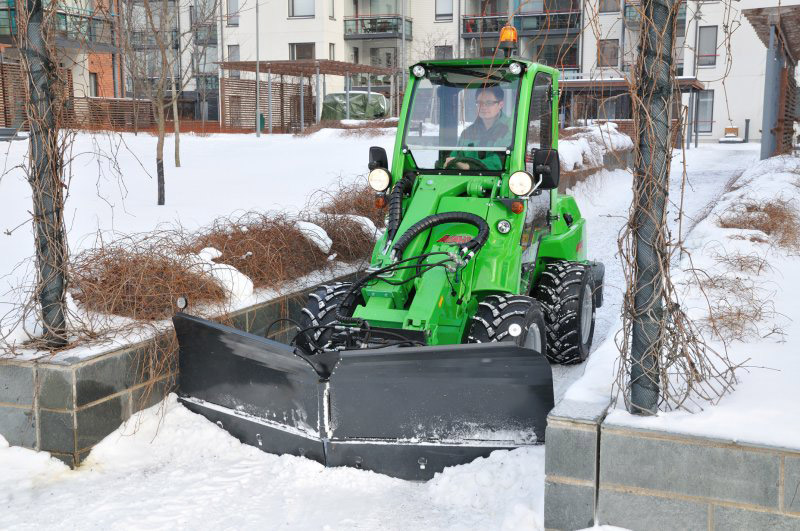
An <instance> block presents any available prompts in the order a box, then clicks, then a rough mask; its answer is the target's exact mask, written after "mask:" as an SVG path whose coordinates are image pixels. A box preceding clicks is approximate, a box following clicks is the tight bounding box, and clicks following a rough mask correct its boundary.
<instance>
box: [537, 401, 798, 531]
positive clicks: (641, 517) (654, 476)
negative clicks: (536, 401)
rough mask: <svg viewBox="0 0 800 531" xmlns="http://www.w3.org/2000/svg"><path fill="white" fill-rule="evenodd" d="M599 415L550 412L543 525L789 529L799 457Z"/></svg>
mask: <svg viewBox="0 0 800 531" xmlns="http://www.w3.org/2000/svg"><path fill="white" fill-rule="evenodd" d="M604 416H605V407H604V406H603V405H602V404H601V405H586V404H583V405H581V404H575V403H572V404H570V403H566V404H560V405H559V406H557V407H556V409H555V410H554V411H553V412H552V413H551V415H550V418H549V419H548V428H547V457H546V463H545V473H546V481H545V527H546V528H548V529H570V530H571V529H581V528H585V527H589V526H591V524H592V523H593V522H594V521H595V519H596V521H597V523H598V524H607V525H614V526H619V527H623V528H628V529H648V530H660V529H665V530H667V529H687V530H690V529H698V530H699V529H702V530H713V529H719V530H738V529H741V530H753V529H771V530H772V529H775V530H784V529H785V530H790V529H792V530H798V529H800V450H795V449H787V448H778V447H770V446H765V445H762V446H759V445H755V444H744V443H738V442H734V441H726V440H722V439H715V438H710V437H698V436H689V435H683V434H676V433H668V432H661V431H652V430H642V429H636V428H630V427H625V426H619V425H614V424H612V423H610V422H609V421H607V420H604Z"/></svg>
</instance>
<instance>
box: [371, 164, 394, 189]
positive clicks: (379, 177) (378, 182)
mask: <svg viewBox="0 0 800 531" xmlns="http://www.w3.org/2000/svg"><path fill="white" fill-rule="evenodd" d="M367 181H369V185H370V186H371V187H372V189H373V190H375V191H376V192H383V191H384V190H386V189H387V188H389V183H390V182H392V177H391V175H389V172H388V171H386V170H385V169H384V168H375V169H374V170H372V171H371V172H369V175H368V176H367Z"/></svg>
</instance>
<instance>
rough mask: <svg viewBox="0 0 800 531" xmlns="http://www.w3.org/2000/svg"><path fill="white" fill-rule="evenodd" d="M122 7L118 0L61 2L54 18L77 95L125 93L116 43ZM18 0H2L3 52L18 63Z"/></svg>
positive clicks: (64, 64)
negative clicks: (120, 7)
mask: <svg viewBox="0 0 800 531" xmlns="http://www.w3.org/2000/svg"><path fill="white" fill-rule="evenodd" d="M118 12H119V7H118V3H117V1H116V0H111V1H109V0H71V1H63V2H59V3H58V4H57V7H56V12H55V14H54V16H53V17H51V18H49V20H52V23H53V24H54V27H53V28H52V29H53V30H54V33H55V44H56V46H57V48H58V51H59V57H58V60H59V63H60V66H61V67H62V68H65V69H67V70H69V72H70V75H71V79H72V87H73V95H74V96H78V97H84V96H89V97H106V98H110V97H117V96H119V95H120V94H121V93H122V90H123V88H122V86H123V85H122V69H121V64H120V55H119V49H118V47H117V45H116V32H117V31H118V30H117V24H118ZM17 30H18V10H17V2H16V0H0V52H2V58H3V61H10V62H17V61H18V60H19V50H18V49H17V48H15V39H16V36H17Z"/></svg>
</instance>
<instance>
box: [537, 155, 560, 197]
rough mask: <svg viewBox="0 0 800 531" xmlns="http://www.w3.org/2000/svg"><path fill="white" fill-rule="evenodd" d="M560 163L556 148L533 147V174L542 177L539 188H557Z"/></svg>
mask: <svg viewBox="0 0 800 531" xmlns="http://www.w3.org/2000/svg"><path fill="white" fill-rule="evenodd" d="M560 170H561V165H560V163H559V160H558V150H556V149H534V150H533V175H534V177H536V178H539V177H541V178H542V184H541V185H539V188H540V189H542V190H552V189H553V188H558V181H559V177H560V173H559V172H560Z"/></svg>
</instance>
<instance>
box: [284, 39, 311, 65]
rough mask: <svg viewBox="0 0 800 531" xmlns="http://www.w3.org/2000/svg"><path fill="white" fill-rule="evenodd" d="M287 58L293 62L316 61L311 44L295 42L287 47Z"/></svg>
mask: <svg viewBox="0 0 800 531" xmlns="http://www.w3.org/2000/svg"><path fill="white" fill-rule="evenodd" d="M289 58H290V59H292V60H293V61H301V60H303V59H316V56H315V54H314V43H313V42H297V43H292V44H290V45H289Z"/></svg>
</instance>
